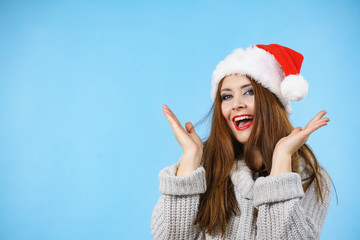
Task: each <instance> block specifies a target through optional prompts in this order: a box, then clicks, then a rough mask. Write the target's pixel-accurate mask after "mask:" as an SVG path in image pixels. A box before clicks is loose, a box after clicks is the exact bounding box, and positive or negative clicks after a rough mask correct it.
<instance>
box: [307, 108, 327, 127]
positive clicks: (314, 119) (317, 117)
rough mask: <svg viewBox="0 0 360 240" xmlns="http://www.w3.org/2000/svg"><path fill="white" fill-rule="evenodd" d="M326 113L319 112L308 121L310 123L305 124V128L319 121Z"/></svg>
mask: <svg viewBox="0 0 360 240" xmlns="http://www.w3.org/2000/svg"><path fill="white" fill-rule="evenodd" d="M326 113H327V112H326V111H325V110H322V111H320V112H319V113H318V114H316V116H315V117H314V118H313V119H311V120H310V122H309V123H308V124H306V126H305V128H306V127H307V126H309V125H311V124H312V123H314V122H316V121H318V120H319V119H321V118H322V117H323V116H324V115H325V114H326Z"/></svg>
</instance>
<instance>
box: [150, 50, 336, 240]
mask: <svg viewBox="0 0 360 240" xmlns="http://www.w3.org/2000/svg"><path fill="white" fill-rule="evenodd" d="M302 61H303V56H302V55H301V54H300V53H298V52H295V51H294V50H292V49H289V48H286V47H283V46H280V45H277V44H270V45H256V46H251V47H249V48H247V49H245V50H244V49H236V50H235V51H233V52H232V53H231V54H230V55H229V56H227V57H226V58H225V59H224V60H223V61H221V62H220V63H219V64H218V65H217V67H216V69H215V70H214V72H213V77H212V84H211V85H212V87H211V88H212V89H211V96H212V99H213V100H214V104H213V107H212V109H211V110H210V111H211V112H212V113H213V117H212V126H211V131H210V134H209V137H208V139H207V140H206V141H205V142H204V143H202V141H201V139H200V138H199V136H198V135H197V134H196V132H195V130H194V127H193V125H192V124H191V123H190V122H187V123H186V124H185V129H184V128H182V126H181V124H180V122H179V121H178V119H177V118H176V116H175V115H174V113H173V112H172V111H171V110H170V109H169V108H168V107H167V106H166V105H163V112H164V114H165V116H166V118H167V119H168V121H169V123H170V125H171V127H172V129H173V131H174V134H175V137H176V139H177V141H178V142H179V144H180V145H181V147H182V149H183V155H182V157H181V159H180V161H179V163H176V164H174V165H172V166H170V167H167V168H165V169H163V170H162V171H161V172H160V174H159V178H160V192H161V193H162V194H163V195H162V196H161V197H160V199H159V201H158V203H157V204H156V206H155V208H154V211H153V215H152V222H151V230H152V231H151V232H152V234H153V236H154V238H155V239H318V238H319V237H320V233H321V228H322V225H323V223H324V220H325V217H326V214H327V211H328V207H329V203H330V197H331V186H330V179H329V176H328V175H327V173H326V172H325V170H323V169H322V168H321V167H320V166H319V164H318V161H317V159H316V157H315V155H314V154H313V152H312V150H311V149H310V147H309V146H308V145H306V141H307V139H308V137H309V136H310V134H311V133H313V132H314V131H316V130H317V129H319V128H320V127H322V126H325V125H327V122H328V121H329V118H326V117H324V115H325V114H326V111H321V112H319V113H318V114H317V115H316V116H315V117H314V118H313V119H312V120H311V121H310V122H309V123H308V124H307V125H306V126H305V127H304V129H302V128H301V127H296V128H293V127H292V125H291V123H290V121H289V119H288V114H290V113H291V105H290V100H300V99H302V98H304V97H305V96H306V94H307V88H308V85H307V82H306V81H305V80H304V78H303V77H302V76H301V75H299V73H300V68H301V64H302Z"/></svg>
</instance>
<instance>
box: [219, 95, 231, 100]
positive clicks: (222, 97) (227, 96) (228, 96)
mask: <svg viewBox="0 0 360 240" xmlns="http://www.w3.org/2000/svg"><path fill="white" fill-rule="evenodd" d="M230 97H231V95H229V94H224V95H222V96H221V100H223V101H224V100H227V99H229V98H230Z"/></svg>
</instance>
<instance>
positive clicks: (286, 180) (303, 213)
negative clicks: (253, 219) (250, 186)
mask: <svg viewBox="0 0 360 240" xmlns="http://www.w3.org/2000/svg"><path fill="white" fill-rule="evenodd" d="M322 175H323V176H324V179H323V184H324V188H323V190H322V194H323V203H322V202H321V199H317V196H316V186H317V185H316V180H314V181H313V182H312V184H311V185H310V187H309V188H308V190H307V191H306V192H305V193H304V191H303V188H302V183H301V177H300V175H299V174H298V173H283V174H278V175H274V176H268V177H260V178H258V179H257V180H256V181H255V185H254V199H253V201H254V202H253V203H254V206H255V207H256V208H257V209H258V218H257V239H319V238H320V233H321V228H322V226H323V224H324V221H325V217H326V215H327V211H328V208H329V204H330V198H331V185H330V179H329V176H328V175H327V173H326V172H324V171H323V172H322Z"/></svg>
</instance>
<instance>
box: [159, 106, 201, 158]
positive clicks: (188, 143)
mask: <svg viewBox="0 0 360 240" xmlns="http://www.w3.org/2000/svg"><path fill="white" fill-rule="evenodd" d="M163 112H164V115H165V117H166V118H167V120H168V121H169V124H170V126H171V128H172V129H173V132H174V135H175V138H176V140H177V141H178V142H179V144H180V145H181V148H182V149H183V151H184V153H201V152H202V149H203V144H202V141H201V139H200V137H199V136H198V135H197V134H196V132H195V130H194V127H193V126H192V124H191V123H190V122H187V123H186V124H185V129H184V128H183V126H182V125H181V123H180V121H179V120H178V118H177V117H176V116H175V114H174V113H173V112H172V111H171V110H170V108H169V107H168V106H166V105H163Z"/></svg>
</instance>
